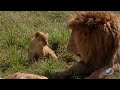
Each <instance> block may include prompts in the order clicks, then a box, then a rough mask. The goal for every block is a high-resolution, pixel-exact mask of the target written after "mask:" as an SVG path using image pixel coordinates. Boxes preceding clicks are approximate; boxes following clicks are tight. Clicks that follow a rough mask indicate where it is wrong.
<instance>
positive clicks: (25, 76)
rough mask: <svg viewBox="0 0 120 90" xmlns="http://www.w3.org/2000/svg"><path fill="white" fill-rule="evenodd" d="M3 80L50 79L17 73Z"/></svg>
mask: <svg viewBox="0 0 120 90" xmlns="http://www.w3.org/2000/svg"><path fill="white" fill-rule="evenodd" d="M1 79H48V78H47V77H45V76H39V75H35V74H27V73H21V72H17V73H15V74H11V75H8V76H6V77H4V78H1Z"/></svg>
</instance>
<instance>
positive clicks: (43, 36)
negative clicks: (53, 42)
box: [35, 32, 48, 46]
mask: <svg viewBox="0 0 120 90" xmlns="http://www.w3.org/2000/svg"><path fill="white" fill-rule="evenodd" d="M35 38H36V39H37V42H38V44H39V45H41V46H45V45H47V44H48V33H45V32H36V33H35Z"/></svg>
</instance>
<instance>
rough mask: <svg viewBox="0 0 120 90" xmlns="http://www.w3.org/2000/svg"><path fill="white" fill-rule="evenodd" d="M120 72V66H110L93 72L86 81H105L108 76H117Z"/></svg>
mask: <svg viewBox="0 0 120 90" xmlns="http://www.w3.org/2000/svg"><path fill="white" fill-rule="evenodd" d="M118 72H120V64H118V63H117V64H114V65H112V66H111V65H109V66H106V67H103V68H101V69H99V70H97V71H95V72H93V73H92V74H91V75H90V76H89V77H86V78H85V79H104V78H105V77H107V76H108V75H111V74H115V73H118Z"/></svg>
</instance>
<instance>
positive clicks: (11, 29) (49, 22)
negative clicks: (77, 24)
mask: <svg viewBox="0 0 120 90" xmlns="http://www.w3.org/2000/svg"><path fill="white" fill-rule="evenodd" d="M71 13H73V12H70V11H0V27H1V28H0V77H4V76H7V75H9V74H13V73H16V72H27V73H34V74H38V75H44V76H49V75H50V74H51V73H54V72H56V71H59V70H62V69H66V68H69V67H70V66H71V65H72V64H74V63H76V62H77V59H76V57H75V56H74V55H72V54H70V53H69V52H67V44H68V40H69V37H70V32H69V30H68V29H67V27H66V21H67V19H68V15H69V14H71ZM36 31H45V32H48V33H49V47H51V48H52V49H53V50H54V51H55V53H56V54H57V56H58V57H59V60H58V61H54V60H52V59H46V60H45V61H39V62H35V63H33V64H32V65H29V63H28V43H29V41H30V39H31V38H32V37H33V36H34V33H35V32H36ZM82 76H84V73H82V72H81V77H82ZM81 77H80V78H81ZM75 78H79V77H75Z"/></svg>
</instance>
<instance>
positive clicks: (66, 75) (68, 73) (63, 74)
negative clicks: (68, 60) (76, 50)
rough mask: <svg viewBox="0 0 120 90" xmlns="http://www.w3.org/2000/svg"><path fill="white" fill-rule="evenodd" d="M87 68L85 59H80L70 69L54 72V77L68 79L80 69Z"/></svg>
mask: <svg viewBox="0 0 120 90" xmlns="http://www.w3.org/2000/svg"><path fill="white" fill-rule="evenodd" d="M83 69H86V65H85V63H84V62H83V61H80V62H78V63H76V64H75V65H73V66H72V67H70V68H69V69H66V70H63V71H60V72H56V73H55V74H54V77H52V78H54V79H55V78H57V79H67V78H70V77H72V76H73V75H74V74H76V73H78V72H80V70H83Z"/></svg>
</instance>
